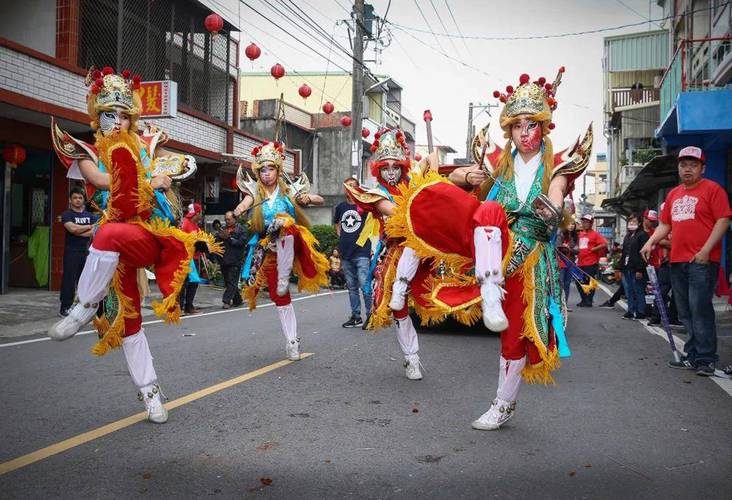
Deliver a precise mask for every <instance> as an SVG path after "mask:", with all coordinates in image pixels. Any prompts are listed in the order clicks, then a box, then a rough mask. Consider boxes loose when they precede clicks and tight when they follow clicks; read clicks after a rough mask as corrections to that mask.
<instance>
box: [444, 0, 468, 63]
mask: <svg viewBox="0 0 732 500" xmlns="http://www.w3.org/2000/svg"><path fill="white" fill-rule="evenodd" d="M445 5H446V6H447V11H448V12H449V13H450V17H451V18H452V22H453V23H455V28H456V29H457V32H458V34H459V35H460V36H461V37H463V32H462V31H461V30H460V25H459V24H458V22H457V21H456V20H455V14H453V12H452V8H451V7H450V4H449V3H448V2H447V0H445ZM461 40H462V41H463V45H465V50H467V51H468V56H470V55H471V53H470V47H468V43H467V42H466V41H465V38H464V37H463V38H461Z"/></svg>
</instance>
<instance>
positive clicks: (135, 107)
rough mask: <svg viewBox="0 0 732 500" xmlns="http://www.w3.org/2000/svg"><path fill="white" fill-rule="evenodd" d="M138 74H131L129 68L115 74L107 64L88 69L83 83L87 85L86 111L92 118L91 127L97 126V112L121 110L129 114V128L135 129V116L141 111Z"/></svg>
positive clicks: (137, 116)
mask: <svg viewBox="0 0 732 500" xmlns="http://www.w3.org/2000/svg"><path fill="white" fill-rule="evenodd" d="M140 80H141V78H140V76H139V75H134V76H131V72H130V71H129V70H124V71H123V72H122V73H121V74H119V75H118V74H115V72H114V70H113V69H112V68H111V67H109V66H107V67H105V68H104V69H103V70H101V71H100V70H98V69H95V68H94V67H92V68H90V69H89V73H88V74H87V75H86V78H85V80H84V84H85V85H86V86H87V87H89V93H88V94H87V98H86V100H87V112H88V113H89V117H90V118H91V119H92V128H94V129H96V128H98V117H99V113H102V112H105V111H123V112H125V113H127V114H128V115H129V116H130V120H131V126H130V130H136V127H137V118H139V116H140V112H141V111H142V101H141V99H140V93H139V89H140Z"/></svg>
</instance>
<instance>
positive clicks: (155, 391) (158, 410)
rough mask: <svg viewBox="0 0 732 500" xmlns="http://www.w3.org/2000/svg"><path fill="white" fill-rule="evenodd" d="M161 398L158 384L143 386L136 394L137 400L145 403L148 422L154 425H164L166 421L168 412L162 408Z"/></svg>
mask: <svg viewBox="0 0 732 500" xmlns="http://www.w3.org/2000/svg"><path fill="white" fill-rule="evenodd" d="M161 396H162V392H161V391H160V386H159V385H158V384H152V385H148V386H145V387H143V388H142V389H140V392H138V393H137V399H139V400H140V401H142V402H143V403H145V408H146V409H147V419H148V421H150V422H152V423H154V424H164V423H165V422H167V421H168V410H166V409H165V406H163V401H162V398H161Z"/></svg>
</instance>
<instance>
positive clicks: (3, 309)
mask: <svg viewBox="0 0 732 500" xmlns="http://www.w3.org/2000/svg"><path fill="white" fill-rule="evenodd" d="M150 287H151V288H152V290H153V294H152V295H151V296H150V297H148V298H147V299H146V300H145V307H143V309H142V316H143V318H144V319H151V316H154V313H153V311H152V309H150V303H151V302H152V301H153V300H155V299H160V298H161V294H160V292H159V291H158V288H157V286H156V285H155V283H154V282H151V283H150ZM223 293H224V291H223V289H221V288H216V287H213V286H209V285H202V286H199V287H198V291H197V292H196V300H195V306H196V308H197V309H199V310H200V311H201V312H208V311H211V310H214V309H220V308H221V296H222V295H223ZM59 306H60V304H59V296H58V292H51V291H48V290H35V289H29V288H11V289H10V293H7V294H5V295H0V342H2V341H3V340H5V339H12V338H14V337H24V336H27V335H38V334H42V335H45V334H46V332H47V331H48V329H49V328H50V327H51V325H53V324H54V323H55V322H57V321H59V320H60V319H61V316H60V315H59Z"/></svg>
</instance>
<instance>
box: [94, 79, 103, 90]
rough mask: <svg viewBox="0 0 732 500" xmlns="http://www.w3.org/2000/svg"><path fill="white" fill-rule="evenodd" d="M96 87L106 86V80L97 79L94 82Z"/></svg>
mask: <svg viewBox="0 0 732 500" xmlns="http://www.w3.org/2000/svg"><path fill="white" fill-rule="evenodd" d="M94 85H96V86H97V87H99V88H102V87H103V86H104V80H103V79H102V78H97V79H96V80H94Z"/></svg>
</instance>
